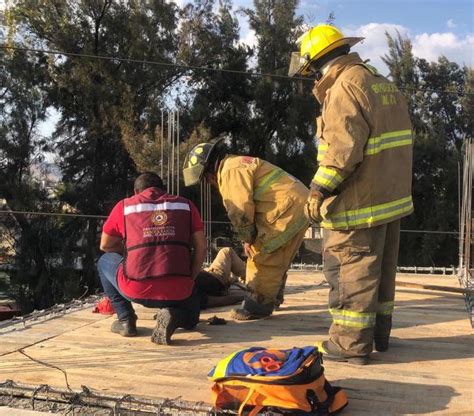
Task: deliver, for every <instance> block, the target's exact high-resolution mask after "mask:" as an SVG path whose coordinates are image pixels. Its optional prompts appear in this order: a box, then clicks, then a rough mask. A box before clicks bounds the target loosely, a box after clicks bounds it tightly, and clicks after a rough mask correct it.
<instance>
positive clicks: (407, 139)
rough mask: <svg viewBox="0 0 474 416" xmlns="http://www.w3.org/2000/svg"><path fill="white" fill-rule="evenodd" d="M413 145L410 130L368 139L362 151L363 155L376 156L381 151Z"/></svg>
mask: <svg viewBox="0 0 474 416" xmlns="http://www.w3.org/2000/svg"><path fill="white" fill-rule="evenodd" d="M412 143H413V139H412V134H411V130H398V131H392V132H389V133H383V134H381V135H380V136H378V137H370V138H369V140H368V141H367V145H366V147H365V150H364V154H365V155H376V154H377V153H380V152H381V151H382V150H387V149H392V148H394V147H401V146H409V145H411V144H412Z"/></svg>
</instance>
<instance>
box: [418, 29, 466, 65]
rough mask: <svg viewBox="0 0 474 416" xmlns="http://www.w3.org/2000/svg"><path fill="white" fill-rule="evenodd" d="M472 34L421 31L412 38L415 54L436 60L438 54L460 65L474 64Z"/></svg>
mask: <svg viewBox="0 0 474 416" xmlns="http://www.w3.org/2000/svg"><path fill="white" fill-rule="evenodd" d="M473 51H474V34H469V35H466V36H464V37H459V36H457V35H456V34H454V33H452V32H445V33H422V34H421V35H416V36H415V39H414V40H413V53H414V55H415V56H418V57H420V58H425V59H426V60H428V61H436V60H437V59H438V57H439V56H440V55H444V56H446V57H447V58H448V59H449V60H451V61H454V62H456V63H458V64H460V65H464V64H465V65H469V66H471V67H472V66H473V64H474V56H473Z"/></svg>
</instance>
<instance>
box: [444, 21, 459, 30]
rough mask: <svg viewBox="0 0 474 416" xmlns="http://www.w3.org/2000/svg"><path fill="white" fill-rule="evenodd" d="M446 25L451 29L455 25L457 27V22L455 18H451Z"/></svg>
mask: <svg viewBox="0 0 474 416" xmlns="http://www.w3.org/2000/svg"><path fill="white" fill-rule="evenodd" d="M446 26H448V27H449V28H450V29H454V28H455V27H457V24H456V23H454V20H453V19H449V20H448V21H447V22H446Z"/></svg>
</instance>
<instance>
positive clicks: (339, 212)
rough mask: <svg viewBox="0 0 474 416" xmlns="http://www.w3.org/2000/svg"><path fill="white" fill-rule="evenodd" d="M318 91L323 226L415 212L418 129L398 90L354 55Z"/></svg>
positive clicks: (363, 224) (342, 226) (362, 224)
mask: <svg viewBox="0 0 474 416" xmlns="http://www.w3.org/2000/svg"><path fill="white" fill-rule="evenodd" d="M314 93H315V95H316V96H317V98H318V100H320V102H323V111H322V116H321V117H319V118H318V120H317V126H318V131H317V136H318V138H319V145H318V158H317V159H318V162H319V168H318V170H317V171H316V174H315V176H314V178H313V185H315V186H316V187H317V188H319V189H320V190H321V191H322V192H323V194H324V195H327V196H329V197H327V198H326V199H325V200H324V202H323V205H322V208H321V214H322V216H323V222H322V223H321V225H322V226H323V227H324V228H329V229H333V230H348V229H355V228H368V227H373V226H376V225H380V224H384V223H388V222H391V221H394V220H396V219H398V218H401V217H404V216H406V215H409V214H410V213H411V212H413V202H412V197H411V181H412V150H413V139H412V127H411V122H410V118H409V113H408V108H407V105H406V102H405V99H404V98H403V96H402V94H401V93H400V92H399V91H398V89H397V87H396V86H395V85H394V84H393V83H391V82H389V81H388V80H387V79H386V78H384V77H382V76H380V75H379V74H378V73H377V72H376V71H375V69H374V68H372V67H369V66H368V65H365V64H364V63H363V62H362V61H361V59H360V58H359V56H358V55H357V54H356V53H351V54H349V55H347V56H343V57H340V58H338V59H337V60H336V61H335V62H334V63H333V65H332V66H330V68H329V70H328V72H327V73H326V74H325V75H324V76H323V78H322V79H321V80H320V81H319V82H318V83H317V84H315V87H314Z"/></svg>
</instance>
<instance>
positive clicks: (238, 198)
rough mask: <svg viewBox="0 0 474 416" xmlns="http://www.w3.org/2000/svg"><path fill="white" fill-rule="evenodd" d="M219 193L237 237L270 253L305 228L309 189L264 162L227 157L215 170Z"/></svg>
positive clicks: (251, 158) (250, 158) (306, 225)
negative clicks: (305, 211) (305, 209)
mask: <svg viewBox="0 0 474 416" xmlns="http://www.w3.org/2000/svg"><path fill="white" fill-rule="evenodd" d="M218 184H219V191H220V193H221V195H222V200H223V203H224V207H225V209H226V211H227V214H228V216H229V219H230V221H231V222H232V225H233V228H234V230H235V232H236V233H237V235H238V237H239V238H240V239H241V240H242V241H245V242H249V243H253V244H254V245H255V246H256V248H258V249H259V250H261V251H263V252H266V253H271V252H273V251H275V250H276V249H278V248H279V247H281V246H283V245H284V244H286V243H287V242H288V241H290V240H291V239H292V238H293V237H294V236H295V235H296V234H297V233H298V232H299V231H300V230H301V229H303V228H304V227H308V222H307V220H306V218H305V216H304V211H303V209H304V205H305V202H306V199H307V197H308V188H306V187H305V186H304V185H303V184H302V183H301V182H300V181H299V180H297V179H296V178H294V177H293V176H291V175H290V174H288V173H287V172H285V171H284V170H282V169H280V168H279V167H277V166H274V165H272V164H271V163H269V162H266V161H265V160H262V159H259V158H254V157H250V156H233V155H229V156H227V157H226V158H225V159H224V160H223V161H222V162H221V164H220V166H219V171H218Z"/></svg>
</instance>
